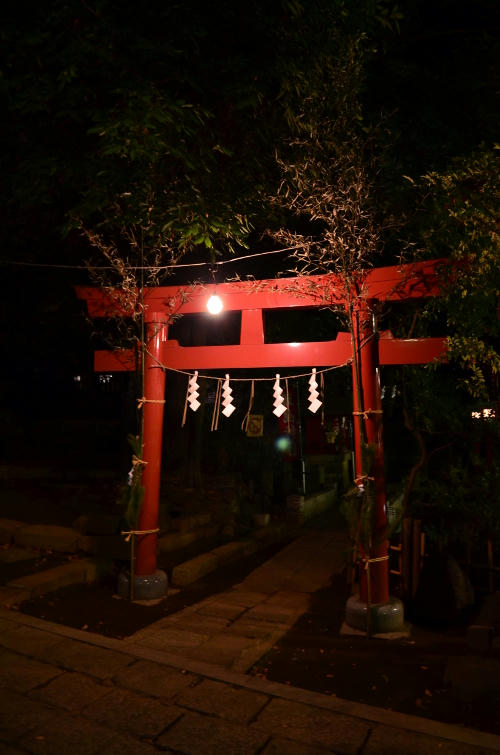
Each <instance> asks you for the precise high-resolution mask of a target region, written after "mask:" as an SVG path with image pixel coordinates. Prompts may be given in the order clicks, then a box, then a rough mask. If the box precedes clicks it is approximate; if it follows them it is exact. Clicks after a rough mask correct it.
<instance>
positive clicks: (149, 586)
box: [117, 569, 168, 600]
mask: <svg viewBox="0 0 500 755" xmlns="http://www.w3.org/2000/svg"><path fill="white" fill-rule="evenodd" d="M167 588H168V578H167V575H166V574H165V572H164V571H162V570H161V569H157V570H156V571H155V573H154V574H136V575H135V577H134V600H161V599H162V598H164V597H165V596H166V594H167ZM117 593H118V595H119V596H120V598H130V572H128V571H123V572H121V573H120V574H119V576H118V587H117Z"/></svg>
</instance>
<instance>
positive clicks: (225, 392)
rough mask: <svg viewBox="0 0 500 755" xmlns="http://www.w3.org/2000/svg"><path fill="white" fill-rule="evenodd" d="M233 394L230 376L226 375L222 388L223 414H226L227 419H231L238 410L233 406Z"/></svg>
mask: <svg viewBox="0 0 500 755" xmlns="http://www.w3.org/2000/svg"><path fill="white" fill-rule="evenodd" d="M232 392H233V389H232V388H231V387H230V386H229V375H226V379H225V380H224V384H223V386H222V406H223V407H224V409H223V410H222V414H224V416H225V417H230V416H231V414H232V413H233V412H234V410H235V408H236V407H234V406H233V397H232V395H231V394H232Z"/></svg>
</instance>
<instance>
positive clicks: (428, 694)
mask: <svg viewBox="0 0 500 755" xmlns="http://www.w3.org/2000/svg"><path fill="white" fill-rule="evenodd" d="M425 694H426V695H427V697H432V692H431V691H430V690H428V689H426V690H425Z"/></svg>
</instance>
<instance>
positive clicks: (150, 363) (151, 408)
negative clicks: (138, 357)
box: [118, 311, 168, 600]
mask: <svg viewBox="0 0 500 755" xmlns="http://www.w3.org/2000/svg"><path fill="white" fill-rule="evenodd" d="M145 320H146V344H147V349H145V355H144V396H143V397H142V401H143V402H144V408H143V411H144V416H143V423H144V424H143V450H142V460H143V464H144V468H143V470H142V484H143V487H144V500H143V503H142V506H141V511H140V514H139V521H138V524H137V530H138V533H143V534H137V535H136V537H137V541H136V542H137V550H136V560H135V570H134V576H133V581H134V585H133V592H132V594H133V595H135V596H137V597H138V598H140V599H141V600H157V599H161V598H163V597H164V596H165V595H166V593H167V575H166V574H165V572H164V571H162V570H161V569H157V563H156V552H157V544H158V514H159V499H160V477H161V459H162V442H163V415H164V407H165V371H164V369H163V368H162V366H161V359H162V346H163V343H164V342H165V341H166V340H167V333H168V317H167V315H166V314H165V313H161V312H149V311H147V312H146V316H145ZM131 579H132V577H131V576H129V575H128V574H126V573H122V574H121V575H120V582H119V585H118V593H119V594H120V595H124V596H125V595H129V594H130V581H131Z"/></svg>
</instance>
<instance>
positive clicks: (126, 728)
mask: <svg viewBox="0 0 500 755" xmlns="http://www.w3.org/2000/svg"><path fill="white" fill-rule="evenodd" d="M165 750H167V751H168V752H177V753H185V754H186V755H205V754H206V755H240V754H241V755H257V754H258V753H259V754H262V755H320V754H321V753H326V752H330V753H331V752H334V753H343V754H344V755H354V754H357V755H401V753H405V755H416V754H417V753H429V754H430V753H440V754H441V755H481V754H482V755H489V754H490V753H495V752H500V737H497V736H494V735H491V734H485V733H481V732H476V731H473V730H469V729H465V728H463V727H458V726H450V725H447V724H441V723H437V722H434V721H429V720H426V719H421V718H416V717H414V716H407V715H403V714H399V713H394V712H392V711H387V710H382V709H380V708H372V707H369V706H366V705H361V704H358V703H351V702H349V701H346V700H340V699H336V698H331V697H327V696H326V695H320V694H316V693H312V692H307V691H306V690H300V689H294V688H293V687H288V686H285V685H280V684H276V683H273V682H268V681H266V680H263V679H259V678H254V677H247V676H245V675H243V674H239V673H235V672H233V671H227V670H224V669H223V668H221V667H218V666H215V665H213V664H209V663H204V662H201V661H196V660H193V659H189V658H186V657H183V656H181V655H178V654H177V653H175V652H169V653H167V652H165V651H163V650H158V649H153V648H151V647H147V646H145V645H143V644H139V643H136V642H124V641H122V640H114V639H109V638H105V637H101V636H98V635H90V634H88V633H86V632H83V631H81V630H76V629H70V628H68V627H63V626H60V625H56V624H51V623H49V622H45V621H42V620H40V619H35V618H33V617H30V616H25V615H21V614H17V613H15V612H9V611H7V610H6V609H0V751H1V752H2V753H3V755H14V754H15V753H18V754H20V753H26V752H29V753H40V754H42V753H45V754H46V755H54V754H55V753H57V755H65V754H66V753H71V755H94V753H95V754H97V753H100V754H101V755H153V753H156V752H161V751H165Z"/></svg>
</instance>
